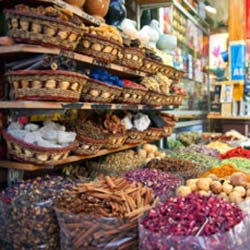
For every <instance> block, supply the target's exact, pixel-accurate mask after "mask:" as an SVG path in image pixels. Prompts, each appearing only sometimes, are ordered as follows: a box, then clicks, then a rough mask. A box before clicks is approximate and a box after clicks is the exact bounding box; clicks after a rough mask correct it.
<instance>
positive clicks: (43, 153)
mask: <svg viewBox="0 0 250 250" xmlns="http://www.w3.org/2000/svg"><path fill="white" fill-rule="evenodd" d="M3 136H4V139H5V140H6V143H7V148H8V153H9V154H10V155H11V156H12V157H13V158H14V159H15V160H17V161H23V162H29V163H35V164H38V165H45V164H46V165H54V163H55V162H56V161H59V160H63V159H66V158H67V157H68V155H69V153H70V152H71V151H72V150H74V149H75V148H76V147H77V142H76V141H75V142H74V143H72V144H71V145H69V146H68V147H64V148H45V147H40V146H37V145H33V144H28V143H25V142H23V141H21V140H19V139H17V138H15V137H13V136H12V135H10V134H9V133H7V132H5V131H3Z"/></svg>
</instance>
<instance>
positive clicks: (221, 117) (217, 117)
mask: <svg viewBox="0 0 250 250" xmlns="http://www.w3.org/2000/svg"><path fill="white" fill-rule="evenodd" d="M207 119H211V120H212V119H213V120H242V121H250V117H248V116H225V115H221V114H208V116H207Z"/></svg>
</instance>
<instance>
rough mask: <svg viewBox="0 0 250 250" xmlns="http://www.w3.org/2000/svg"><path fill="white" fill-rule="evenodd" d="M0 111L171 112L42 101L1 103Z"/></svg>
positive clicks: (164, 107)
mask: <svg viewBox="0 0 250 250" xmlns="http://www.w3.org/2000/svg"><path fill="white" fill-rule="evenodd" d="M0 109H16V110H19V109H54V110H57V109H58V110H59V109H84V110H91V109H106V110H107V109H109V110H123V109H124V110H170V107H169V106H158V107H152V106H146V105H129V104H106V103H103V104H102V103H84V102H76V103H66V102H42V101H0Z"/></svg>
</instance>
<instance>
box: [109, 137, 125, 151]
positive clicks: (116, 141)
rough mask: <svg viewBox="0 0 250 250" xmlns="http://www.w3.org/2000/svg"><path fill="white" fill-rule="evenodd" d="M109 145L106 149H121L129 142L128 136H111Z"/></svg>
mask: <svg viewBox="0 0 250 250" xmlns="http://www.w3.org/2000/svg"><path fill="white" fill-rule="evenodd" d="M107 138H108V143H107V144H106V145H105V146H104V148H106V149H116V148H120V147H121V146H122V145H124V143H125V142H126V140H127V135H121V134H115V135H113V134H110V135H109V136H108V137H107Z"/></svg>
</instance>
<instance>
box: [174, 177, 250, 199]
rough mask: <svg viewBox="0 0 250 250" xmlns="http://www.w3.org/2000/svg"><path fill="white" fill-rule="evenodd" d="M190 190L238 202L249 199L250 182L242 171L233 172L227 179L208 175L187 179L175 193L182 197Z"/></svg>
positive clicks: (190, 191)
mask: <svg viewBox="0 0 250 250" xmlns="http://www.w3.org/2000/svg"><path fill="white" fill-rule="evenodd" d="M192 192H195V193H199V194H201V195H211V194H215V195H218V196H219V197H221V198H223V199H224V200H226V201H229V202H235V203H240V202H242V201H243V200H250V183H249V182H247V177H246V175H244V174H243V173H234V174H232V175H231V176H230V177H229V178H227V179H223V178H217V177H216V176H215V175H209V176H208V177H207V178H200V179H190V180H187V182H186V186H180V187H179V188H178V189H177V195H180V196H182V197H184V196H186V195H189V194H191V193H192Z"/></svg>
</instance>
